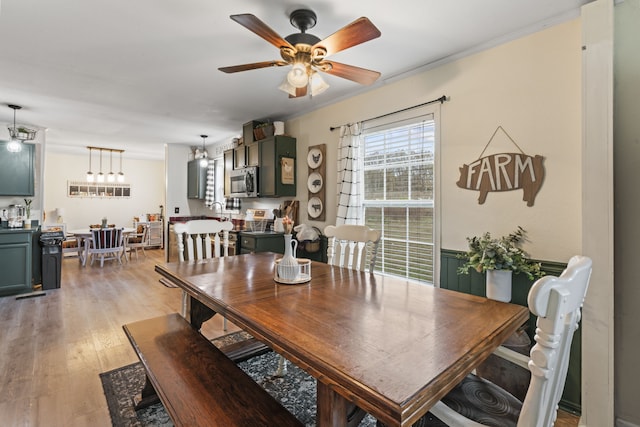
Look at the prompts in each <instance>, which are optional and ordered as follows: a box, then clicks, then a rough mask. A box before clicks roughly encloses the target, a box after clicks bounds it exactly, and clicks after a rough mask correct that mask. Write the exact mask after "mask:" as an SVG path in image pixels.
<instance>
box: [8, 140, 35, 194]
mask: <svg viewBox="0 0 640 427" xmlns="http://www.w3.org/2000/svg"><path fill="white" fill-rule="evenodd" d="M35 148H36V147H35V146H34V145H33V144H22V151H20V152H19V153H10V152H9V151H7V142H5V141H0V196H33V195H34V194H35V193H34V188H35V187H34V171H35Z"/></svg>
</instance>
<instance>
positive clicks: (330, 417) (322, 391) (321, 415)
mask: <svg viewBox="0 0 640 427" xmlns="http://www.w3.org/2000/svg"><path fill="white" fill-rule="evenodd" d="M317 399H318V409H317V413H316V426H318V427H327V426H332V427H347V407H348V404H349V402H348V401H347V400H346V399H345V398H344V397H342V396H341V395H339V394H338V393H336V392H335V391H333V390H332V389H331V387H329V386H328V385H326V384H324V383H322V382H321V381H318V395H317Z"/></svg>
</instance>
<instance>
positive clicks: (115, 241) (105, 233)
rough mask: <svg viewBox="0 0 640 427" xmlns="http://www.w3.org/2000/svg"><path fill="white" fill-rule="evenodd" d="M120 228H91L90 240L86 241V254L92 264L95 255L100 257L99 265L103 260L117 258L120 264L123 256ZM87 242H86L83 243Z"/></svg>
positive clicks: (102, 263)
mask: <svg viewBox="0 0 640 427" xmlns="http://www.w3.org/2000/svg"><path fill="white" fill-rule="evenodd" d="M122 230H123V229H122V228H93V229H91V240H90V241H89V242H88V244H89V247H88V249H87V256H89V257H91V263H90V265H93V261H95V259H96V257H97V258H100V267H103V266H104V261H105V260H110V259H117V260H118V262H119V263H120V264H122V257H123V256H124V240H123V233H122ZM85 244H87V243H85Z"/></svg>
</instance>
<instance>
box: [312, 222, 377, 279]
mask: <svg viewBox="0 0 640 427" xmlns="http://www.w3.org/2000/svg"><path fill="white" fill-rule="evenodd" d="M324 234H325V236H327V238H328V246H327V262H328V263H329V264H331V265H336V266H338V267H346V268H349V269H351V270H360V271H365V269H366V266H367V262H368V263H369V265H368V267H369V272H371V273H372V272H373V269H374V268H375V266H376V261H377V257H378V246H379V244H380V231H378V230H373V229H371V228H369V227H367V226H366V225H351V224H345V225H338V226H335V225H328V226H326V227H325V228H324Z"/></svg>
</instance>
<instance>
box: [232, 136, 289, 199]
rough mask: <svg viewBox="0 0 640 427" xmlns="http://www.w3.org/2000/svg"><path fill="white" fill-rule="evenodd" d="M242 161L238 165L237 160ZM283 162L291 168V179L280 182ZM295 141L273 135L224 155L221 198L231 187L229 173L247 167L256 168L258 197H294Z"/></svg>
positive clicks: (287, 137)
mask: <svg viewBox="0 0 640 427" xmlns="http://www.w3.org/2000/svg"><path fill="white" fill-rule="evenodd" d="M238 157H242V159H243V160H242V161H241V162H239V161H238V160H237V158H238ZM283 159H287V161H288V162H289V166H288V167H292V168H293V169H292V171H291V179H290V180H287V179H283V174H282V172H283V165H282V160H283ZM295 161H296V139H295V138H292V137H290V136H284V135H276V136H271V137H268V138H265V139H261V140H260V141H255V142H251V143H249V144H244V145H240V146H238V147H235V148H234V149H232V150H227V151H225V152H224V194H225V196H227V197H228V196H229V193H230V190H231V188H230V187H231V184H230V182H229V173H230V172H231V171H232V170H233V169H238V168H239V166H240V165H241V166H240V167H247V166H257V167H258V174H259V177H258V186H259V187H260V188H259V194H260V197H285V196H289V197H295V195H296V169H295Z"/></svg>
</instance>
